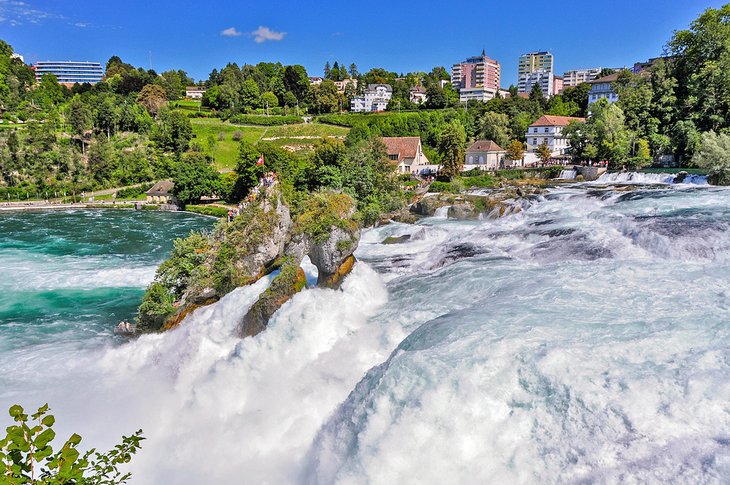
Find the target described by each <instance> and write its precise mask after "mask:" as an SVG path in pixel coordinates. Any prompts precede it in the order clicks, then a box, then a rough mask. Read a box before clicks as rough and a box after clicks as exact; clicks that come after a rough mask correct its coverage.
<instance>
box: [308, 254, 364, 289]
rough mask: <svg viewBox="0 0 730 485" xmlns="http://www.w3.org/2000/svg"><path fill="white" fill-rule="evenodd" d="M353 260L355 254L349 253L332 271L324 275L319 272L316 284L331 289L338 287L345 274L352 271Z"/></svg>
mask: <svg viewBox="0 0 730 485" xmlns="http://www.w3.org/2000/svg"><path fill="white" fill-rule="evenodd" d="M355 262H356V259H355V256H352V255H350V256H348V257H347V258H346V259H345V260H344V261H343V262H342V264H341V265H340V266H339V267H338V268H337V269H336V270H335V272H334V273H332V274H330V275H324V276H323V275H322V274H321V273H320V275H319V277H318V278H317V286H320V287H323V288H330V289H333V290H336V289H338V288H339V287H340V286H341V285H342V282H343V281H344V280H345V276H347V275H348V274H350V272H351V271H352V268H353V267H354V266H355Z"/></svg>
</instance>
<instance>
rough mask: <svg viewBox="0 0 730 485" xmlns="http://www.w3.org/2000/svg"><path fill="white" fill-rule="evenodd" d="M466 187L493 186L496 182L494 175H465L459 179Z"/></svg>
mask: <svg viewBox="0 0 730 485" xmlns="http://www.w3.org/2000/svg"><path fill="white" fill-rule="evenodd" d="M461 181H462V183H463V184H464V186H465V187H466V188H467V189H472V188H475V187H494V186H495V185H497V184H496V182H495V180H494V177H492V176H491V175H479V176H476V177H466V178H462V179H461Z"/></svg>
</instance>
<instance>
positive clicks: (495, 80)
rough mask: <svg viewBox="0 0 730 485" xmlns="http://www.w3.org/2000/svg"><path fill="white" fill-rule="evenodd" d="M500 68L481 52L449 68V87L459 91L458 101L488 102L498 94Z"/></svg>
mask: <svg viewBox="0 0 730 485" xmlns="http://www.w3.org/2000/svg"><path fill="white" fill-rule="evenodd" d="M501 76H502V68H501V67H500V65H499V62H498V61H495V60H494V59H490V58H489V57H487V54H486V53H485V52H484V51H482V54H481V55H480V56H474V57H469V58H467V59H466V60H465V61H462V62H459V63H457V64H454V65H453V67H452V68H451V85H452V86H453V87H454V89H457V90H458V91H459V100H460V101H461V102H466V101H469V100H472V99H474V100H478V101H489V100H490V99H492V98H494V97H495V96H496V95H497V93H498V92H499V83H500V80H501Z"/></svg>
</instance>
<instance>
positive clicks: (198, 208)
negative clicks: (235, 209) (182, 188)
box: [185, 204, 228, 217]
mask: <svg viewBox="0 0 730 485" xmlns="http://www.w3.org/2000/svg"><path fill="white" fill-rule="evenodd" d="M185 210H186V211H188V212H194V213H196V214H202V215H204V216H213V217H226V216H227V215H228V209H226V208H225V207H218V206H215V205H190V204H188V205H186V206H185Z"/></svg>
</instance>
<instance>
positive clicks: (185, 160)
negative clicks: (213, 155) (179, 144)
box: [172, 152, 220, 204]
mask: <svg viewBox="0 0 730 485" xmlns="http://www.w3.org/2000/svg"><path fill="white" fill-rule="evenodd" d="M172 181H173V182H174V184H175V186H174V187H173V189H172V192H173V193H174V194H175V196H176V197H177V198H178V200H180V202H182V203H183V204H189V203H196V202H200V199H201V198H202V197H211V196H213V195H217V194H219V193H220V176H219V174H218V171H217V170H216V169H215V167H213V165H212V164H211V160H210V158H208V157H207V156H206V155H204V154H202V153H196V152H187V153H185V154H183V156H182V157H181V158H180V161H179V162H178V163H177V165H176V166H175V172H174V175H173V178H172Z"/></svg>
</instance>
